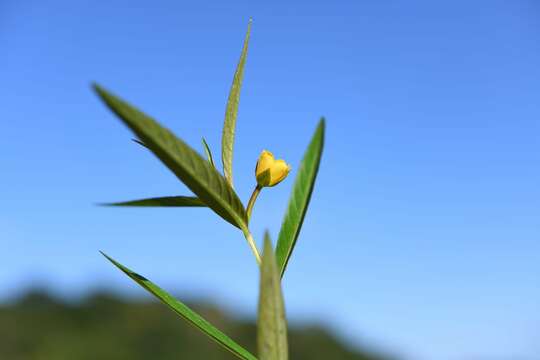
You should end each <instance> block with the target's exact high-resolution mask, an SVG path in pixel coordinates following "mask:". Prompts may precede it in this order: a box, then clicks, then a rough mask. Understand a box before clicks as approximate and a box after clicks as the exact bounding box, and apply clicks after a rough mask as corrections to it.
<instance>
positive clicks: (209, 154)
mask: <svg viewBox="0 0 540 360" xmlns="http://www.w3.org/2000/svg"><path fill="white" fill-rule="evenodd" d="M202 143H203V147H204V152H205V153H206V158H207V159H208V161H209V162H210V164H212V166H213V167H214V169H215V168H216V164H215V163H214V157H213V156H212V151H210V147H209V146H208V144H207V143H206V140H204V138H202Z"/></svg>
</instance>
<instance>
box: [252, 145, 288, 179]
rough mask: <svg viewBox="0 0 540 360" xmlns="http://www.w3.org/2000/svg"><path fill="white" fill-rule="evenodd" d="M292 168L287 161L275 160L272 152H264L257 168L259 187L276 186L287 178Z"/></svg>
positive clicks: (256, 174) (256, 175)
mask: <svg viewBox="0 0 540 360" xmlns="http://www.w3.org/2000/svg"><path fill="white" fill-rule="evenodd" d="M289 171H291V167H290V166H289V165H288V164H287V163H286V162H285V160H275V159H274V155H272V153H271V152H270V151H266V150H264V151H263V152H262V153H261V155H260V156H259V160H258V161H257V166H256V168H255V177H256V178H257V184H259V186H261V187H264V186H274V185H277V184H279V183H280V182H281V181H282V180H283V179H285V178H286V177H287V175H288V174H289Z"/></svg>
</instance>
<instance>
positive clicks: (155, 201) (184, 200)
mask: <svg viewBox="0 0 540 360" xmlns="http://www.w3.org/2000/svg"><path fill="white" fill-rule="evenodd" d="M101 205H104V206H148V207H205V206H206V204H205V203H204V202H203V201H201V199H199V198H197V197H194V196H164V197H156V198H149V199H139V200H131V201H123V202H115V203H106V204H101Z"/></svg>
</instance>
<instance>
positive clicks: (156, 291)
mask: <svg viewBox="0 0 540 360" xmlns="http://www.w3.org/2000/svg"><path fill="white" fill-rule="evenodd" d="M101 254H102V255H103V256H105V257H106V258H107V259H108V260H109V261H110V262H112V263H113V264H114V265H115V266H116V267H117V268H119V269H120V270H122V271H123V272H124V273H125V274H126V275H127V276H129V277H130V278H131V279H132V280H134V281H135V282H136V283H137V284H139V285H140V286H142V287H143V288H144V289H146V290H147V291H148V292H150V293H151V294H152V295H154V296H155V297H157V298H158V299H159V300H161V302H163V303H164V304H165V305H167V306H168V307H169V308H170V309H171V310H172V311H174V312H175V313H176V314H177V315H179V316H180V317H182V318H183V319H184V320H186V321H187V322H189V323H190V324H191V325H193V326H194V327H196V328H197V329H199V330H200V331H202V332H203V333H204V334H206V335H207V336H208V337H210V338H211V339H212V340H214V341H215V342H217V343H218V344H220V345H221V346H223V347H224V348H226V349H227V350H229V351H230V352H232V353H233V354H234V355H236V356H237V357H238V358H240V359H245V360H257V358H256V357H255V356H253V355H252V354H251V353H250V352H249V351H247V350H246V349H244V348H243V347H241V346H240V345H238V344H237V343H236V342H234V341H233V340H232V339H231V338H229V337H228V336H227V335H225V334H224V333H222V332H221V331H220V330H218V329H217V328H216V327H214V326H213V325H212V324H210V323H209V322H208V321H206V320H205V319H204V318H202V317H201V316H200V315H199V314H197V313H196V312H194V311H193V310H191V309H190V308H189V307H187V306H186V305H184V304H183V303H182V302H180V301H178V300H177V299H175V298H174V297H173V296H171V295H170V294H169V293H167V292H166V291H164V290H163V289H161V288H159V287H158V286H157V285H155V284H154V283H152V282H151V281H150V280H148V279H147V278H145V277H143V276H141V275H139V274H137V273H136V272H133V271H131V270H130V269H128V268H127V267H125V266H123V265H122V264H120V263H118V262H117V261H115V260H114V259H112V258H111V257H109V256H108V255H107V254H105V253H103V252H101Z"/></svg>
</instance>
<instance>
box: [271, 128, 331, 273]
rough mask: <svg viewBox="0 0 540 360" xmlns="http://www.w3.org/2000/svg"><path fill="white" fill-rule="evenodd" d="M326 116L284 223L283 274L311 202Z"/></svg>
mask: <svg viewBox="0 0 540 360" xmlns="http://www.w3.org/2000/svg"><path fill="white" fill-rule="evenodd" d="M324 127H325V121H324V118H321V120H320V121H319V125H318V126H317V129H316V130H315V134H314V135H313V138H312V139H311V142H310V143H309V146H308V148H307V150H306V152H305V154H304V158H303V159H302V163H301V164H300V168H299V170H298V174H297V175H296V179H295V181H294V185H293V190H292V193H291V197H290V199H289V205H288V207H287V212H286V213H285V217H284V219H283V222H282V224H281V230H280V231H279V236H278V242H277V246H276V258H277V263H278V267H279V269H280V273H281V277H283V274H284V273H285V269H286V268H287V263H288V262H289V259H290V257H291V254H292V252H293V250H294V246H295V244H296V240H297V239H298V234H300V229H301V228H302V223H303V222H304V217H305V215H306V211H307V208H308V205H309V200H310V198H311V193H312V192H313V186H314V184H315V178H316V177H317V172H318V170H319V163H320V161H321V155H322V150H323V144H324Z"/></svg>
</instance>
